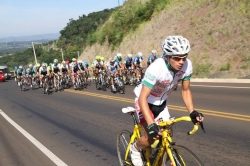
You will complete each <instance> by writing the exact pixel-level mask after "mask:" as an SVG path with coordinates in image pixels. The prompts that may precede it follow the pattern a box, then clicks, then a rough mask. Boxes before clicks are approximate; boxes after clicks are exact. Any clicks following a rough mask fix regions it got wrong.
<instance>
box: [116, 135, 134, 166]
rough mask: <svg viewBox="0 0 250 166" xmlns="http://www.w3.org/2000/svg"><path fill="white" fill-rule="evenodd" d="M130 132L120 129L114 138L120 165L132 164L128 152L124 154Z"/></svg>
mask: <svg viewBox="0 0 250 166" xmlns="http://www.w3.org/2000/svg"><path fill="white" fill-rule="evenodd" d="M131 135H132V133H131V132H129V131H127V130H122V131H121V132H120V133H119V134H118V136H117V139H116V149H117V155H118V159H119V163H120V165H121V166H129V165H132V162H131V159H130V154H127V156H126V150H127V148H128V144H129V141H130V137H131Z"/></svg>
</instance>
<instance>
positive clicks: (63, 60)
mask: <svg viewBox="0 0 250 166" xmlns="http://www.w3.org/2000/svg"><path fill="white" fill-rule="evenodd" d="M61 52H62V60H63V61H64V57H63V50H62V49H61Z"/></svg>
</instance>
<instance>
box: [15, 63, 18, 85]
mask: <svg viewBox="0 0 250 166" xmlns="http://www.w3.org/2000/svg"><path fill="white" fill-rule="evenodd" d="M17 70H18V67H17V66H15V67H14V78H15V81H17V79H16V77H17V74H16V72H17Z"/></svg>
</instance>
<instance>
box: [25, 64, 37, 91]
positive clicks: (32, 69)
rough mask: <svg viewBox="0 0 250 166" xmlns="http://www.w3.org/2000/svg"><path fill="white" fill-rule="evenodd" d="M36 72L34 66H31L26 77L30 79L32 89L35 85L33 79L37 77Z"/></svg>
mask: <svg viewBox="0 0 250 166" xmlns="http://www.w3.org/2000/svg"><path fill="white" fill-rule="evenodd" d="M35 74H36V71H35V70H34V68H33V65H32V64H29V67H28V68H27V69H26V76H27V78H28V79H29V83H30V87H31V88H32V85H33V81H32V80H33V77H34V76H35Z"/></svg>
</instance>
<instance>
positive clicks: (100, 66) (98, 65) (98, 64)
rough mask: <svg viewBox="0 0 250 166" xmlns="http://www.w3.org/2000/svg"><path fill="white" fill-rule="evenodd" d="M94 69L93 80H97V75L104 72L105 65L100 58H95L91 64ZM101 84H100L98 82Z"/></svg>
mask: <svg viewBox="0 0 250 166" xmlns="http://www.w3.org/2000/svg"><path fill="white" fill-rule="evenodd" d="M93 64H94V67H95V69H94V70H95V78H96V79H97V80H99V73H100V72H102V71H103V70H106V65H105V64H104V63H103V61H101V56H96V61H94V62H93ZM99 83H101V82H99Z"/></svg>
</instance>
